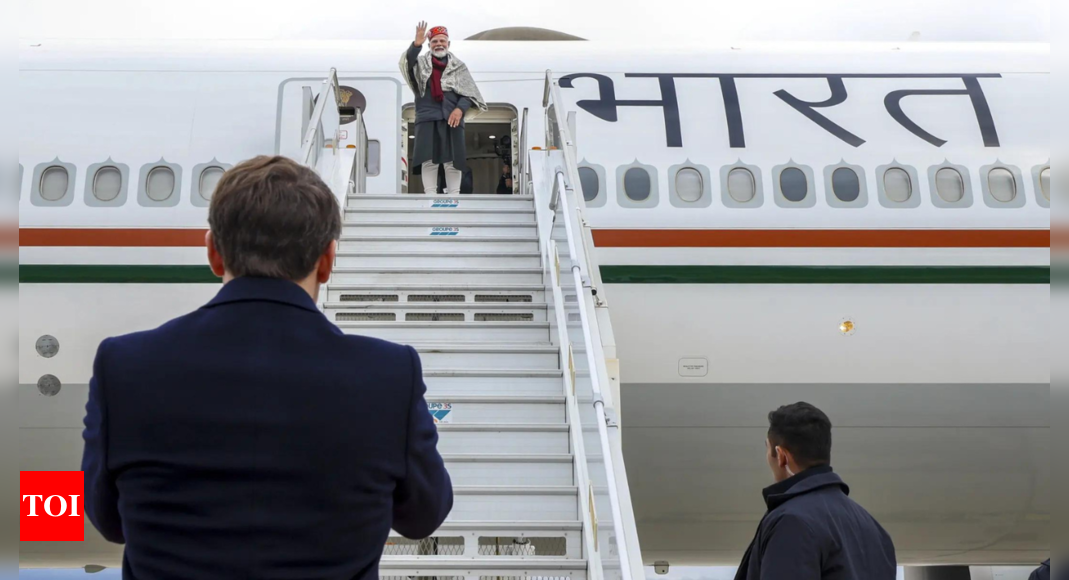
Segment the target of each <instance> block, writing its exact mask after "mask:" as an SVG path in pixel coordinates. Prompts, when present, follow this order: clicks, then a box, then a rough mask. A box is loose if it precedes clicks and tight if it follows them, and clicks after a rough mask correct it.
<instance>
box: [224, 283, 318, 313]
mask: <svg viewBox="0 0 1069 580" xmlns="http://www.w3.org/2000/svg"><path fill="white" fill-rule="evenodd" d="M235 302H277V303H279V304H286V305H289V306H296V307H297V308H303V309H305V310H310V311H312V312H319V307H318V306H316V303H315V301H313V300H312V297H311V296H309V295H308V293H307V292H305V291H304V288H301V287H300V286H298V285H297V284H295V283H293V282H290V281H289V280H281V279H277V278H255V277H251V276H243V277H241V278H235V279H233V280H231V281H230V282H228V283H226V284H223V288H222V289H221V290H219V293H218V294H216V295H215V298H212V300H211V302H209V303H208V304H206V305H205V306H204V308H214V307H216V306H220V305H223V304H233V303H235Z"/></svg>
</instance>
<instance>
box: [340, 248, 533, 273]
mask: <svg viewBox="0 0 1069 580" xmlns="http://www.w3.org/2000/svg"><path fill="white" fill-rule="evenodd" d="M334 265H335V267H337V268H402V267H404V268H456V269H467V268H487V269H493V268H540V267H541V266H542V255H541V254H539V253H538V252H480V253H476V252H451V253H444V252H439V253H434V254H428V253H425V252H418V251H408V252H405V251H396V252H382V251H375V252H372V251H366V252H364V251H357V252H341V253H339V254H338V256H337V259H336V260H335V262H334Z"/></svg>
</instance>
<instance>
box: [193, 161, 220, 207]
mask: <svg viewBox="0 0 1069 580" xmlns="http://www.w3.org/2000/svg"><path fill="white" fill-rule="evenodd" d="M225 172H226V170H224V169H223V168H222V167H217V166H212V167H205V168H204V170H203V171H201V172H200V184H199V185H200V187H199V188H198V192H199V193H200V196H201V197H202V198H204V199H205V200H207V201H211V199H212V194H213V193H215V187H216V186H217V185H219V180H220V179H222V178H223V173H225Z"/></svg>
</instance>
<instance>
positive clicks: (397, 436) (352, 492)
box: [82, 157, 453, 580]
mask: <svg viewBox="0 0 1069 580" xmlns="http://www.w3.org/2000/svg"><path fill="white" fill-rule="evenodd" d="M208 223H209V225H210V233H209V234H208V235H207V239H206V245H207V250H208V261H209V264H210V265H211V268H212V270H213V271H214V272H215V273H216V275H218V276H220V277H222V278H223V286H222V288H221V289H220V290H219V293H218V294H217V295H216V296H215V298H214V299H213V300H211V302H209V303H208V304H206V305H205V306H203V307H202V308H200V309H199V310H196V311H194V312H193V313H191V314H188V315H186V316H183V317H181V318H177V319H175V320H172V321H171V322H168V323H167V324H165V325H163V326H161V327H160V328H157V329H155V330H149V331H147V332H140V333H136V334H131V335H127V336H120V337H116V338H110V339H108V340H105V341H104V342H103V343H101V345H100V348H99V350H98V351H97V357H96V361H95V363H94V365H93V377H92V380H91V381H90V384H89V402H88V404H87V407H86V417H85V431H84V435H83V436H84V439H85V451H84V454H83V459H82V470H83V471H84V472H85V514H86V515H87V516H88V517H89V520H90V521H91V522H92V523H93V525H94V526H95V527H96V529H97V530H98V531H99V532H100V533H101V535H103V537H104V538H105V539H106V540H108V541H111V542H114V543H119V544H125V545H126V549H125V554H124V557H123V578H124V579H125V580H130V579H139V578H142V579H144V578H190V579H194V578H195V579H196V580H215V579H219V580H232V579H235V578H276V579H282V578H293V579H298V578H300V579H313V578H316V579H319V578H345V579H346V580H349V579H354V580H379V573H378V572H379V571H378V567H379V560H380V558H381V557H382V550H383V546H384V545H385V543H386V540H387V538H388V537H389V533H390V528H391V526H392V527H393V529H394V531H396V532H398V533H400V534H402V535H404V536H406V537H409V538H412V539H422V538H426V537H428V536H429V535H431V534H433V533H434V532H435V530H437V528H438V527H439V526H440V525H441V524H442V522H443V521H444V520H445V518H446V516H447V515H448V514H449V513H450V511H451V509H452V507H453V488H452V484H451V483H450V478H449V474H448V473H447V472H446V470H445V465H444V463H443V461H442V457H441V456H440V455H439V453H438V450H437V442H438V434H437V430H436V428H435V426H434V420H433V419H432V418H431V416H430V414H429V413H428V412H427V403H426V400H425V398H424V393H425V391H426V387H425V386H424V382H423V376H422V371H421V367H420V360H419V356H418V355H417V354H416V351H415V350H413V349H412V348H411V347H407V346H401V345H396V344H392V343H388V342H384V341H381V340H375V339H372V338H364V337H360V336H351V335H346V334H343V333H342V332H341V330H339V329H338V327H337V326H335V325H334V324H333V323H332V322H331V321H330V320H329V319H327V317H326V316H324V315H323V313H322V312H321V311H320V310H319V309H318V308H317V306H316V303H317V296H318V293H319V286H320V284H323V283H325V282H326V281H327V280H328V279H329V278H330V272H331V268H332V266H333V264H334V258H335V255H336V248H337V239H338V237H339V235H340V233H341V210H340V208H339V204H338V201H337V199H336V198H335V196H334V194H333V193H332V192H331V191H330V189H329V188H328V187H327V186H326V184H324V183H323V182H322V181H321V180H320V179H319V177H318V176H317V175H316V174H315V173H314V172H313V171H312V170H310V169H308V168H307V167H303V166H300V165H297V164H296V163H294V162H293V161H290V160H289V159H285V158H282V157H274V158H269V157H259V158H256V159H253V160H251V161H247V162H245V163H242V164H240V165H238V166H236V167H234V168H233V169H231V170H229V171H227V172H226V174H225V175H224V176H223V178H222V179H221V180H220V181H219V184H218V186H217V187H216V190H215V194H214V196H213V197H212V201H211V208H210V209H209V217H208Z"/></svg>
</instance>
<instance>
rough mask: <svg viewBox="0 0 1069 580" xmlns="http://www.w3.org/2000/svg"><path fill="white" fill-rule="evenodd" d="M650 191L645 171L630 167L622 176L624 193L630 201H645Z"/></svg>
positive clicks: (647, 175) (650, 186)
mask: <svg viewBox="0 0 1069 580" xmlns="http://www.w3.org/2000/svg"><path fill="white" fill-rule="evenodd" d="M652 190H653V185H652V183H650V174H649V172H648V171H646V170H645V169H641V168H639V167H632V168H631V169H628V170H627V173H625V174H624V193H625V194H626V195H627V198H628V199H630V200H631V201H646V200H647V199H649V198H650V192H651V191H652Z"/></svg>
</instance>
